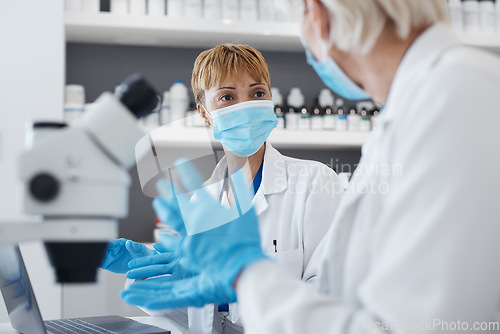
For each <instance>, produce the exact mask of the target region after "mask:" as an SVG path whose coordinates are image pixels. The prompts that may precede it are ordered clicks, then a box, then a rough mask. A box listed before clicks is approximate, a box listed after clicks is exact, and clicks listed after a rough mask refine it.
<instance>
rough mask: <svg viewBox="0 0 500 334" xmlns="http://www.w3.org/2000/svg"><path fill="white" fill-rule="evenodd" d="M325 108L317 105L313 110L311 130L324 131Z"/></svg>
mask: <svg viewBox="0 0 500 334" xmlns="http://www.w3.org/2000/svg"><path fill="white" fill-rule="evenodd" d="M324 110H325V109H324V108H321V107H320V105H319V103H315V104H314V105H313V107H312V108H311V130H314V131H320V130H323V117H324Z"/></svg>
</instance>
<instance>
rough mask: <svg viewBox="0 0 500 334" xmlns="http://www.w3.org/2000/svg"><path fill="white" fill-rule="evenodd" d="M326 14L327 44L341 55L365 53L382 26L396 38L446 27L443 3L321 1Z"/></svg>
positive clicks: (447, 18) (431, 0)
mask: <svg viewBox="0 0 500 334" xmlns="http://www.w3.org/2000/svg"><path fill="white" fill-rule="evenodd" d="M321 2H322V3H323V4H324V5H325V7H326V8H328V9H329V11H330V17H331V22H332V24H331V30H330V42H331V43H333V44H335V45H336V46H337V47H338V48H339V49H341V50H343V51H355V52H359V53H361V54H366V53H368V52H369V51H370V50H371V49H372V48H373V46H374V44H375V42H376V41H377V39H378V37H379V36H380V33H381V32H382V29H383V28H384V26H385V25H386V23H392V24H393V25H394V28H395V30H396V33H397V36H398V37H399V38H401V39H403V40H404V39H406V38H408V37H409V35H410V33H411V32H412V30H413V29H415V28H424V27H427V26H430V25H432V24H434V23H438V22H443V23H449V21H450V16H449V12H448V6H447V2H446V0H321Z"/></svg>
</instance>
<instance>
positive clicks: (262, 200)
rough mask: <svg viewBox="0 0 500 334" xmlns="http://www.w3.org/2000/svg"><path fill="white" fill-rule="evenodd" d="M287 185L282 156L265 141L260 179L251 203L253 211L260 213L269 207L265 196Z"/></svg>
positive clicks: (284, 188) (277, 191)
mask: <svg viewBox="0 0 500 334" xmlns="http://www.w3.org/2000/svg"><path fill="white" fill-rule="evenodd" d="M287 187H288V182H287V175H286V165H285V160H284V157H283V155H282V154H281V153H279V152H278V151H277V150H276V149H275V148H274V147H273V146H272V145H271V144H269V143H266V152H265V153H264V166H263V167H262V181H261V185H260V187H259V190H258V191H257V193H256V194H255V196H254V198H253V201H252V204H254V208H255V213H256V214H257V215H261V214H262V213H263V212H264V211H266V210H267V209H268V207H269V204H268V202H267V199H266V197H267V196H268V195H272V194H277V193H281V192H283V191H285V190H286V189H287Z"/></svg>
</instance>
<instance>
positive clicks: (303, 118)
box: [299, 107, 311, 130]
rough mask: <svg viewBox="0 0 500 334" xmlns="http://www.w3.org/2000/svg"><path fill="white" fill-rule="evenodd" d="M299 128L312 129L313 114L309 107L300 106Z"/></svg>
mask: <svg viewBox="0 0 500 334" xmlns="http://www.w3.org/2000/svg"><path fill="white" fill-rule="evenodd" d="M299 130H311V114H310V113H309V110H307V108H305V107H303V108H300V119H299Z"/></svg>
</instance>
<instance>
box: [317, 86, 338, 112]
mask: <svg viewBox="0 0 500 334" xmlns="http://www.w3.org/2000/svg"><path fill="white" fill-rule="evenodd" d="M334 100H335V99H334V98H333V94H332V92H331V91H330V90H329V89H327V88H325V89H322V90H321V91H320V92H319V97H318V103H319V106H320V107H321V108H326V107H334V106H335V105H334Z"/></svg>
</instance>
